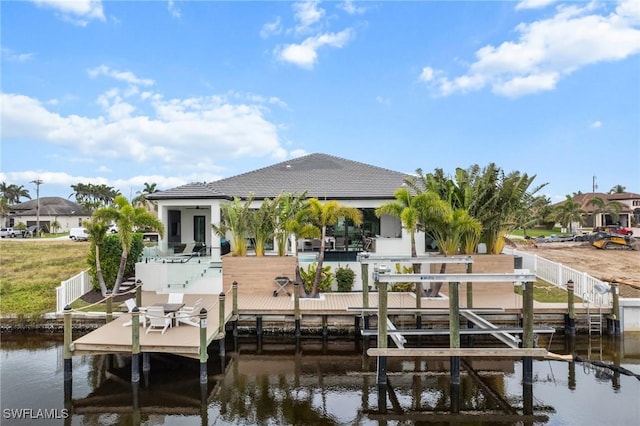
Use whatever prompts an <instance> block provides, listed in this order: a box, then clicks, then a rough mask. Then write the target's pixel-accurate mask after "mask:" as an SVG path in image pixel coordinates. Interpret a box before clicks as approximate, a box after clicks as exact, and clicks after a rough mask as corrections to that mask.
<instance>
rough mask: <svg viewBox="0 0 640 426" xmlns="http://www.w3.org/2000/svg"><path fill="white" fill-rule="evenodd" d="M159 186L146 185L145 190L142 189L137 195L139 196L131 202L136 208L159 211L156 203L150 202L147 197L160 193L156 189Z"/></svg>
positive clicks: (153, 184) (154, 184)
mask: <svg viewBox="0 0 640 426" xmlns="http://www.w3.org/2000/svg"><path fill="white" fill-rule="evenodd" d="M157 186H158V184H156V183H151V184H150V183H147V182H145V183H144V188H143V189H142V191H137V192H136V194H138V196H137V197H135V198H134V199H133V200H131V204H133V205H134V206H138V205H139V206H141V207H145V208H147V210H149V211H151V210H153V211H158V204H157V203H156V202H154V201H150V200H147V196H148V195H151V194H154V193H156V192H159V190H158V189H157V188H156V187H157Z"/></svg>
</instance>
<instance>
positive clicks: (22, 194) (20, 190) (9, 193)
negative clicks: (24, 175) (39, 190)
mask: <svg viewBox="0 0 640 426" xmlns="http://www.w3.org/2000/svg"><path fill="white" fill-rule="evenodd" d="M0 192H1V193H2V198H3V199H5V200H7V203H8V204H9V205H15V204H20V202H21V200H20V199H21V198H28V199H29V200H30V199H31V195H29V190H28V189H26V188H25V187H24V186H23V185H15V184H9V185H7V184H6V183H5V182H2V183H1V184H0Z"/></svg>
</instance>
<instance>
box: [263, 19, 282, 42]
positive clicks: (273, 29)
mask: <svg viewBox="0 0 640 426" xmlns="http://www.w3.org/2000/svg"><path fill="white" fill-rule="evenodd" d="M281 32H282V24H281V23H280V17H279V16H278V17H277V18H276V19H275V20H274V21H273V22H267V23H266V24H264V25H263V26H262V28H261V29H260V37H262V38H268V37H270V36H272V35H277V34H280V33H281Z"/></svg>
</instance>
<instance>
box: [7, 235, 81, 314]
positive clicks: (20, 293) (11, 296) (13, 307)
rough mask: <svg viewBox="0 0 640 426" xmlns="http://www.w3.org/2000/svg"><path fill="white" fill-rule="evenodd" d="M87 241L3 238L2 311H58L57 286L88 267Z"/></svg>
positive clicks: (13, 312)
mask: <svg viewBox="0 0 640 426" xmlns="http://www.w3.org/2000/svg"><path fill="white" fill-rule="evenodd" d="M88 253H89V243H88V242H74V241H66V240H61V241H60V240H55V241H52V240H49V241H42V240H14V239H12V240H5V239H3V240H0V268H1V271H0V314H2V315H7V314H19V315H30V316H39V315H41V314H43V313H46V312H53V311H55V306H56V292H55V288H56V287H58V286H59V285H60V282H61V281H64V280H67V279H69V278H71V277H72V276H74V275H76V274H77V273H79V272H81V271H83V270H85V269H87V268H88V265H87V254H88Z"/></svg>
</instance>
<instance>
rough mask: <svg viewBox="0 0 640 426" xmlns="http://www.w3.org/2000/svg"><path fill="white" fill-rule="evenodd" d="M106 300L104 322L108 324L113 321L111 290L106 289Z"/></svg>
mask: <svg viewBox="0 0 640 426" xmlns="http://www.w3.org/2000/svg"><path fill="white" fill-rule="evenodd" d="M106 297H107V300H106V311H107V312H106V315H105V322H106V323H107V324H108V323H110V322H111V321H113V303H112V302H113V297H112V295H111V290H107V296H106Z"/></svg>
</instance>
